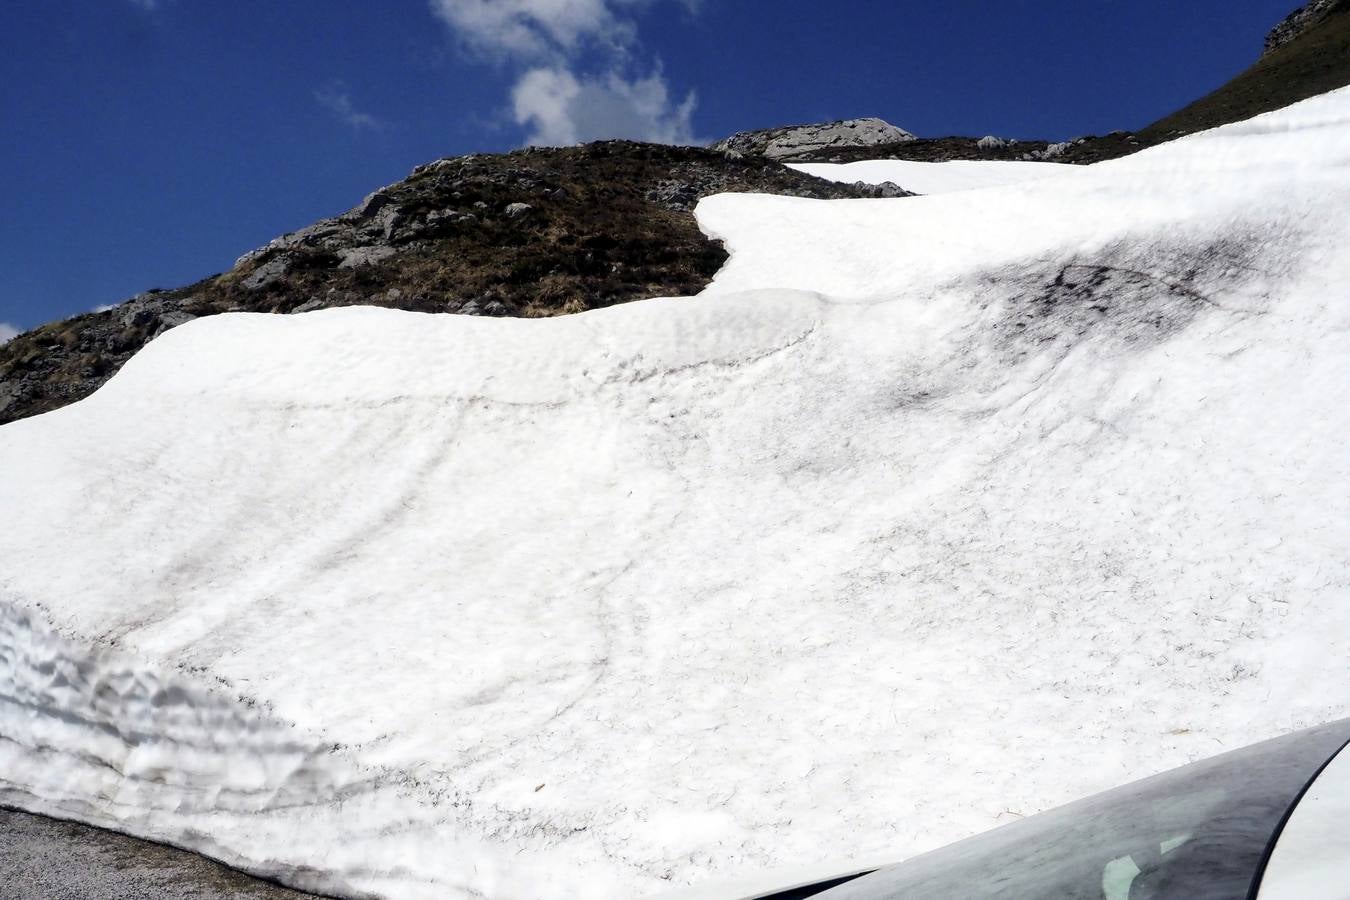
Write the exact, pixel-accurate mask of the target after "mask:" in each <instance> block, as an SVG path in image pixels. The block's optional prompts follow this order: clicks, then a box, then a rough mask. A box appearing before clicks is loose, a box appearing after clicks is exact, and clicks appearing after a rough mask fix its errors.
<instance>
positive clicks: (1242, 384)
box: [0, 91, 1350, 898]
mask: <svg viewBox="0 0 1350 900" xmlns="http://www.w3.org/2000/svg"><path fill="white" fill-rule="evenodd" d="M1347 175H1350V91H1340V92H1337V93H1334V94H1331V95H1327V96H1324V97H1321V98H1315V99H1314V100H1311V101H1307V102H1306V103H1303V104H1300V105H1299V106H1296V107H1292V108H1290V109H1288V110H1285V111H1282V112H1278V113H1274V114H1271V115H1270V116H1266V117H1263V118H1262V119H1261V120H1257V121H1256V122H1253V123H1247V124H1245V125H1243V126H1238V127H1235V128H1232V129H1221V130H1219V131H1217V132H1212V133H1209V134H1205V135H1198V136H1195V137H1192V138H1188V139H1186V140H1183V141H1179V142H1177V143H1175V144H1171V145H1168V146H1165V147H1161V148H1157V149H1155V150H1152V151H1148V152H1145V153H1142V154H1139V155H1138V156H1135V157H1131V158H1128V159H1125V160H1119V161H1114V162H1111V163H1107V164H1102V165H1098V166H1094V167H1091V168H1090V169H1088V170H1085V171H1083V172H1081V173H1079V174H1075V175H1072V176H1070V177H1064V178H1048V179H1044V180H1040V181H1035V182H1027V183H1023V184H1017V185H1010V186H1005V187H1001V188H994V189H990V190H987V191H980V192H969V193H956V194H951V195H949V196H938V197H924V198H914V199H901V200H861V201H835V202H818V201H802V200H793V199H784V198H774V197H762V196H738V197H733V196H722V197H716V198H711V199H709V200H707V201H705V202H704V203H703V204H701V205H700V207H699V217H700V221H701V222H702V223H703V225H704V227H705V229H706V230H708V231H710V232H711V233H714V234H717V235H719V236H722V237H724V238H725V239H726V240H727V242H728V245H729V246H730V248H731V249H732V251H733V256H732V259H731V261H730V262H729V264H728V265H727V266H726V268H725V269H724V271H723V272H722V273H721V274H720V275H719V276H718V279H717V281H716V282H715V283H714V285H713V286H712V287H711V288H710V289H709V291H708V292H707V293H706V294H705V295H704V296H702V297H700V298H694V299H670V300H658V301H652V302H649V303H642V304H637V305H633V306H628V307H620V308H614V309H609V310H603V311H598V312H594V313H587V314H584V315H581V316H575V317H569V318H566V319H560V320H551V321H542V322H540V321H515V320H512V321H499V320H478V319H473V318H469V317H449V316H447V317H439V316H424V315H417V314H411V313H400V312H393V311H387V310H375V309H344V310H331V311H324V312H317V313H310V314H305V315H301V316H293V317H267V316H257V315H228V316H219V317H215V318H212V319H206V320H200V321H197V322H193V323H189V324H188V325H185V326H182V327H180V328H178V329H175V330H173V331H171V332H169V333H167V334H166V335H164V336H162V337H161V338H159V339H157V340H156V341H154V342H153V343H152V344H151V345H150V346H148V347H147V348H146V349H145V350H144V351H142V353H140V354H139V355H138V356H137V357H136V358H135V359H133V360H132V361H131V363H130V364H128V366H127V367H126V368H125V369H124V370H123V371H122V372H120V373H119V374H118V375H117V376H116V377H115V378H113V379H112V380H111V381H110V382H109V383H108V385H107V386H105V387H104V388H103V389H102V390H100V391H99V392H98V393H97V394H95V395H94V396H93V397H91V398H89V399H88V400H86V401H83V402H81V403H79V404H76V405H74V406H72V407H68V408H66V409H63V410H59V411H57V412H54V413H49V414H47V415H44V416H39V417H37V418H34V419H29V420H24V421H21V422H17V423H14V424H11V425H7V426H5V427H4V428H0V509H3V510H4V511H5V521H6V527H5V528H4V529H3V530H0V560H3V565H2V566H0V609H3V610H4V614H3V616H4V617H3V619H0V623H2V625H3V630H0V736H3V740H0V753H3V757H0V790H3V794H0V800H3V801H4V802H11V803H15V804H16V805H19V806H22V807H24V808H29V809H36V810H39V811H43V812H54V813H58V814H62V815H69V816H73V817H78V818H81V819H84V820H87V821H91V822H95V823H97V824H103V825H111V826H114V827H119V828H123V829H125V830H127V831H131V832H133V833H138V834H147V835H149V836H152V837H157V838H160V839H167V840H171V841H173V842H175V843H181V844H185V845H188V846H193V847H198V848H201V849H203V850H204V851H206V852H209V853H211V854H212V855H215V856H218V857H220V858H223V859H226V860H228V861H230V862H233V863H235V864H238V865H243V866H245V867H247V868H250V869H252V870H254V871H260V872H266V873H269V874H274V875H276V876H278V877H281V878H283V879H287V880H291V881H294V882H296V883H299V884H303V885H309V886H322V887H324V888H325V889H328V890H341V891H344V892H348V893H358V892H369V893H373V894H377V895H383V896H398V897H405V896H407V897H420V896H426V897H432V896H436V897H445V896H464V897H470V896H486V897H557V898H563V897H595V898H604V897H627V896H633V895H641V894H647V893H654V892H657V891H660V890H662V889H664V888H667V887H674V886H678V885H681V884H687V883H691V882H695V881H700V880H704V879H709V878H721V877H737V876H742V875H746V874H751V873H754V872H756V871H760V870H763V869H766V868H770V867H773V866H777V865H783V864H789V863H792V864H797V863H809V862H811V861H814V860H818V859H828V858H843V857H854V856H857V857H873V856H878V855H881V856H884V857H891V858H898V857H902V856H905V855H907V854H910V853H915V852H919V851H922V850H925V849H928V848H931V847H933V846H935V845H938V844H942V843H945V842H947V841H950V840H953V839H956V838H959V837H962V836H965V835H967V834H970V833H972V832H975V831H978V830H982V829H984V828H987V827H989V826H991V825H995V824H998V823H999V822H1000V821H1002V820H1005V819H1006V817H1007V816H1009V815H1013V814H1027V813H1031V812H1034V811H1036V810H1039V809H1042V808H1045V807H1048V806H1052V805H1055V804H1058V803H1060V802H1063V801H1066V800H1069V799H1072V798H1074V797H1077V796H1081V795H1084V794H1087V793H1090V792H1093V791H1096V790H1100V789H1104V788H1107V787H1110V786H1112V785H1115V784H1119V783H1121V782H1124V781H1127V780H1129V779H1131V778H1135V777H1139V776H1142V775H1146V774H1148V773H1151V772H1154V771H1157V770H1160V769H1163V768H1167V767H1169V766H1172V765H1176V764H1180V763H1183V762H1186V761H1188V760H1190V759H1194V758H1197V757H1202V756H1207V755H1211V754H1213V753H1214V752H1216V751H1219V750H1221V749H1223V748H1224V747H1231V746H1234V745H1237V744H1241V743H1244V742H1247V741H1251V740H1255V739H1258V738H1262V737H1266V736H1270V735H1273V734H1276V733H1279V732H1282V731H1285V730H1289V729H1293V728H1297V727H1302V726H1305V725H1310V724H1313V723H1316V722H1320V721H1323V720H1325V719H1328V718H1332V717H1335V716H1343V715H1346V714H1350V683H1347V676H1346V671H1345V665H1344V660H1345V659H1346V657H1347V653H1350V603H1348V602H1347V600H1350V549H1347V548H1350V541H1348V540H1347V538H1348V537H1350V533H1348V532H1350V527H1348V526H1347V524H1346V523H1347V522H1350V494H1347V492H1346V490H1345V485H1346V484H1347V483H1350V452H1347V451H1346V449H1345V447H1344V442H1343V436H1344V434H1345V433H1347V431H1348V430H1350V408H1347V407H1346V406H1345V405H1344V404H1343V403H1341V402H1340V394H1341V392H1342V391H1343V387H1344V385H1345V384H1346V383H1347V380H1348V379H1350V308H1348V307H1347V302H1346V301H1347V298H1346V295H1345V287H1344V285H1346V284H1347V283H1350V259H1348V258H1347V257H1346V255H1345V253H1344V247H1345V246H1347V245H1350V177H1347ZM156 698H161V699H160V700H158V701H157V700H156Z"/></svg>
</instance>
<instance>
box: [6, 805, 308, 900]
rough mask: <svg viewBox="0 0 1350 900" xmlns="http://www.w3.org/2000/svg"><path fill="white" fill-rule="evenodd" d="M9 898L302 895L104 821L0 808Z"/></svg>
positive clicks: (288, 899) (165, 899) (267, 899)
mask: <svg viewBox="0 0 1350 900" xmlns="http://www.w3.org/2000/svg"><path fill="white" fill-rule="evenodd" d="M0 895H2V896H3V897H4V900H170V898H172V900H179V898H184V900H196V898H201V900H207V898H210V900H217V898H227V900H303V898H312V897H313V896H314V895H312V894H303V893H300V892H299V891H292V890H289V889H287V888H284V887H280V886H278V885H275V884H272V883H270V882H267V881H260V880H258V879H256V878H252V877H250V876H248V875H245V874H243V873H242V872H236V871H235V870H233V869H229V868H226V867H225V866H222V865H220V864H219V863H215V862H212V861H211V860H209V859H206V858H204V857H201V856H198V855H197V854H195V853H189V852H187V851H186V850H178V849H176V848H174V847H166V846H163V845H161V844H152V843H150V842H148V841H141V840H137V839H136V838H131V837H127V836H126V835H122V834H117V833H115V832H111V831H104V830H102V829H100V828H90V827H89V826H87V825H79V824H76V823H74V822H62V821H59V820H56V819H48V818H44V817H42V816H33V815H29V814H28V813H22V812H16V811H14V810H9V809H2V808H0Z"/></svg>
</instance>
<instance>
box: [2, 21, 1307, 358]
mask: <svg viewBox="0 0 1350 900" xmlns="http://www.w3.org/2000/svg"><path fill="white" fill-rule="evenodd" d="M1294 5H1297V2H1296V0H1186V2H1183V3H1178V2H1176V0H928V2H917V0H910V2H906V0H871V2H864V0H833V2H830V3H821V2H820V0H774V2H773V3H768V2H751V0H381V2H378V3H369V2H336V0H291V2H282V3H278V2H276V0H266V2H263V0H228V2H226V0H31V2H16V3H12V4H8V5H7V7H6V9H5V11H4V12H3V13H0V112H3V122H4V137H3V140H0V172H3V173H4V179H5V181H4V185H5V197H6V200H7V201H8V209H7V214H6V215H5V216H4V219H3V222H4V224H3V226H0V228H2V229H3V230H2V231H0V323H6V322H8V323H11V324H13V325H17V326H19V327H21V328H28V327H32V326H35V325H37V324H39V323H41V322H43V321H46V320H49V319H53V318H57V317H60V316H65V315H72V314H75V313H78V312H83V311H86V310H89V309H91V308H93V307H95V306H98V305H101V304H106V303H113V302H117V301H119V300H123V299H125V298H127V297H128V296H130V295H132V294H134V293H136V292H138V291H141V290H144V289H147V288H150V287H172V286H177V285H180V284H184V283H186V282H189V281H192V280H195V279H196V278H199V277H202V276H205V275H209V274H211V273H213V272H218V271H222V270H224V269H226V268H228V267H229V266H230V265H231V264H232V262H233V260H234V259H235V257H236V256H238V255H239V254H240V253H242V252H244V251H246V250H249V249H251V248H253V247H255V246H258V245H260V244H263V243H265V242H266V241H268V240H270V239H271V238H272V237H274V236H276V235H278V234H281V233H283V232H285V231H288V230H291V229H294V228H298V227H300V226H303V225H306V224H308V223H310V222H312V221H314V220H315V219H317V218H320V217H322V216H326V215H332V214H335V213H337V212H340V211H342V210H344V209H347V208H348V207H350V206H352V205H354V204H355V203H356V202H357V201H358V200H360V198H361V197H362V196H363V195H364V194H366V193H368V192H369V191H371V190H372V189H374V188H375V187H378V186H380V185H382V184H386V183H389V182H392V181H396V180H398V179H400V178H402V177H403V176H404V175H406V174H407V172H408V170H409V169H411V168H412V167H413V166H414V165H417V164H419V163H422V162H426V161H428V160H431V159H435V158H437V157H440V156H447V155H454V154H460V153H466V152H470V151H492V150H504V149H510V148H512V147H515V146H519V145H521V144H522V143H523V142H525V141H526V140H527V139H530V138H534V139H537V140H541V141H556V142H564V141H566V140H569V139H571V138H576V137H591V136H597V135H600V134H605V133H612V132H620V133H626V134H625V135H624V136H642V135H646V136H652V137H656V138H663V137H664V138H667V139H691V138H692V139H709V138H717V137H721V136H723V135H725V134H728V133H730V132H734V131H737V130H742V129H746V128H755V127H765V126H770V125H780V124H788V123H795V122H807V121H822V120H826V119H837V118H845V117H852V116H862V115H875V116H881V117H882V118H885V119H887V120H888V121H891V122H893V123H895V124H897V125H900V126H902V127H904V128H907V129H909V130H911V131H913V132H915V133H917V134H920V135H926V136H936V135H943V134H972V135H981V134H998V135H1002V136H1006V137H1021V138H1037V137H1041V138H1066V137H1071V136H1075V135H1080V134H1088V133H1102V132H1106V131H1110V130H1112V129H1114V128H1133V127H1139V126H1142V125H1144V124H1146V123H1148V122H1150V121H1152V120H1153V119H1156V118H1158V117H1160V116H1162V115H1163V114H1165V113H1168V112H1170V111H1172V110H1173V109H1175V108H1177V107H1179V106H1181V105H1183V104H1184V103H1186V102H1187V101H1189V100H1191V99H1194V98H1195V97H1197V96H1199V95H1201V94H1203V93H1205V92H1206V91H1208V90H1210V89H1212V88H1214V87H1217V86H1218V85H1219V84H1221V83H1222V82H1223V81H1225V80H1226V79H1228V78H1229V77H1231V76H1232V75H1234V74H1236V73H1237V72H1239V71H1240V70H1242V69H1243V68H1245V67H1246V66H1247V65H1249V64H1250V63H1252V62H1253V61H1255V59H1256V57H1257V55H1258V54H1259V52H1260V48H1261V41H1262V39H1263V37H1264V35H1265V32H1266V31H1267V30H1268V29H1269V27H1270V26H1271V25H1273V24H1274V23H1275V22H1276V21H1278V20H1279V19H1280V18H1281V17H1282V16H1283V15H1284V14H1286V13H1287V12H1288V11H1289V9H1290V7H1291V6H1294ZM691 93H692V94H693V98H692V101H691V100H690V94H691ZM3 330H4V325H3V324H0V332H3Z"/></svg>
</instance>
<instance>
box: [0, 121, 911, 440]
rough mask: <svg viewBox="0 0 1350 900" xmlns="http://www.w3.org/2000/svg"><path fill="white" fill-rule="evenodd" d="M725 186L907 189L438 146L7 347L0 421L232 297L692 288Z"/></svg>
mask: <svg viewBox="0 0 1350 900" xmlns="http://www.w3.org/2000/svg"><path fill="white" fill-rule="evenodd" d="M724 191H757V192H761V193H771V194H792V195H795V196H803V197H816V198H835V197H883V196H903V195H904V193H905V192H904V191H903V190H901V189H900V188H897V187H895V186H893V185H891V186H880V187H878V186H873V185H857V186H853V185H844V184H833V183H831V182H827V181H823V180H820V179H816V178H812V177H810V176H807V175H803V174H801V173H799V172H795V171H792V170H791V169H788V168H786V167H784V166H781V165H778V164H777V163H774V162H771V161H769V160H766V159H763V158H761V157H744V158H741V159H733V158H730V157H728V156H726V155H725V154H721V153H715V152H712V151H710V150H704V149H700V148H691V147H666V146H660V145H655V144H641V143H634V142H629V141H604V142H600V143H595V144H589V145H585V146H582V147H568V148H561V149H529V150H521V151H517V152H515V153H508V154H502V155H485V154H474V155H470V156H463V157H457V158H453V159H442V160H437V161H436V162H433V163H430V164H428V165H425V166H419V167H418V168H416V169H414V170H413V173H412V175H411V176H410V177H409V178H407V179H405V180H404V181H401V182H399V183H397V184H393V185H389V186H388V187H384V188H381V189H380V190H378V191H375V192H374V193H372V194H370V195H369V196H367V197H366V198H365V199H364V200H362V201H361V203H359V204H358V205H357V206H356V207H354V208H353V209H351V210H349V211H348V212H345V213H343V214H342V215H340V216H335V217H333V218H331V219H324V220H323V221H321V222H316V223H315V224H313V225H311V226H309V227H307V228H303V229H301V230H299V231H296V232H293V233H291V234H287V235H283V236H282V237H279V238H277V239H276V240H274V241H271V242H270V243H268V244H267V245H266V246H264V247H260V248H258V249H257V250H254V251H251V252H249V253H246V254H244V255H243V256H241V257H240V258H239V260H238V261H237V262H236V263H235V265H234V267H233V268H231V270H230V271H228V272H226V273H224V274H222V275H217V276H213V277H211V278H207V279H204V280H202V281H200V282H197V283H196V284H193V285H190V286H188V287H185V288H179V289H177V290H171V291H154V292H150V293H145V294H140V295H138V296H136V297H133V298H131V299H130V300H128V301H126V302H125V303H122V304H119V305H117V306H115V307H113V308H111V309H107V310H102V311H99V312H93V313H88V314H85V315H82V316H77V317H75V318H73V319H67V320H64V321H61V322H53V323H50V324H48V325H44V326H43V327H41V328H38V329H35V330H33V331H30V332H28V333H26V334H22V335H19V336H18V337H16V338H14V339H13V340H11V341H9V342H8V343H6V344H3V345H0V423H3V422H7V421H11V420H14V419H19V418H23V417H25V416H30V415H34V414H36V413H40V412H45V411H47V410H51V409H56V408H57V407H60V406H64V405H65V404H67V403H72V402H74V401H76V400H79V399H80V398H81V397H84V396H87V395H88V394H90V393H92V392H93V391H94V390H95V389H96V388H98V386H99V385H101V384H103V382H104V381H106V380H107V379H108V378H110V377H111V376H112V374H113V373H114V372H116V371H117V370H118V369H119V368H120V367H121V366H122V364H123V363H124V362H126V360H127V359H129V358H130V357H131V355H132V354H133V353H135V352H136V351H137V350H138V349H140V348H141V347H142V346H144V345H145V344H146V342H148V341H150V340H152V339H153V338H154V337H155V336H156V335H158V334H160V333H162V332H164V331H166V330H167V329H169V328H173V327H175V326H177V325H180V324H182V323H183V322H186V321H188V320H190V319H193V318H197V317H200V316H209V315H215V314H216V313H221V312H230V311H248V312H269V313H299V312H309V311H311V310H317V309H326V308H328V307H334V306H352V305H373V306H386V307H394V308H398V309H408V310H416V311H420V312H442V313H444V312H453V313H460V314H462V315H478V316H550V315H557V314H559V313H568V312H579V311H581V310H586V309H593V308H596V307H601V306H609V305H612V304H615V303H624V302H628V301H631V300H640V299H643V298H647V297H658V296H678V295H687V294H694V293H697V292H698V291H700V290H702V289H703V287H704V286H705V285H706V284H707V283H708V281H709V280H710V279H711V278H712V276H713V275H714V274H715V273H716V272H717V270H718V269H719V268H721V266H722V263H723V262H724V261H725V260H726V253H725V251H724V250H723V249H722V247H721V245H720V244H717V243H714V242H712V241H709V240H708V239H707V238H706V237H704V235H703V234H702V233H701V232H700V231H699V229H698V224H697V223H696V222H695V221H694V217H693V216H692V215H691V214H690V210H692V208H693V206H694V204H696V203H697V202H698V200H699V199H700V198H702V197H706V196H708V195H709V194H715V193H721V192H724Z"/></svg>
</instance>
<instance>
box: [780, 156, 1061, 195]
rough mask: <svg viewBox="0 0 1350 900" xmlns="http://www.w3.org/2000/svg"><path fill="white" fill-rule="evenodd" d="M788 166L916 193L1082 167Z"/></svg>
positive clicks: (976, 163)
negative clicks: (886, 185) (890, 183)
mask: <svg viewBox="0 0 1350 900" xmlns="http://www.w3.org/2000/svg"><path fill="white" fill-rule="evenodd" d="M788 168H789V169H796V170H797V171H798V172H804V173H805V174H807V175H814V176H815V177H817V178H824V179H825V180H826V181H839V182H843V183H844V184H853V183H854V182H858V181H862V182H865V183H867V184H882V183H884V182H887V181H891V182H894V183H895V184H898V185H900V186H901V187H902V188H904V189H905V190H908V191H912V192H913V193H916V194H949V193H952V192H954V191H971V190H977V189H979V188H990V187H1001V186H1003V185H1005V184H1016V183H1018V182H1022V181H1035V180H1036V179H1039V178H1049V177H1052V176H1055V175H1063V174H1067V173H1069V172H1079V171H1082V167H1081V166H1073V165H1068V164H1065V163H1048V162H1023V161H1020V160H1016V161H995V160H977V159H953V160H950V161H948V162H938V163H930V162H913V161H911V160H905V159H865V160H861V161H859V162H851V163H789V164H788Z"/></svg>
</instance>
